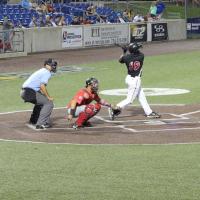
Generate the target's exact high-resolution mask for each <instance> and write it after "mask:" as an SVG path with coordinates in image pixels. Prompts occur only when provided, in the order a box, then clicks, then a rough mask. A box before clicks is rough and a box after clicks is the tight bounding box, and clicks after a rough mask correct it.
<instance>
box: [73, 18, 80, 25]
mask: <svg viewBox="0 0 200 200" xmlns="http://www.w3.org/2000/svg"><path fill="white" fill-rule="evenodd" d="M80 24H81V23H80V19H79V17H76V16H74V18H73V20H72V23H71V25H80Z"/></svg>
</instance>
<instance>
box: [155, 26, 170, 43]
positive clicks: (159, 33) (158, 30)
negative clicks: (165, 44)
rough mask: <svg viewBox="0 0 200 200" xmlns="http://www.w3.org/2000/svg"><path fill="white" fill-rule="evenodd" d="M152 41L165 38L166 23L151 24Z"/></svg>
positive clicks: (166, 32) (166, 31) (166, 33)
mask: <svg viewBox="0 0 200 200" xmlns="http://www.w3.org/2000/svg"><path fill="white" fill-rule="evenodd" d="M151 26H152V41H158V40H167V39H168V30H167V23H158V24H152V25H151Z"/></svg>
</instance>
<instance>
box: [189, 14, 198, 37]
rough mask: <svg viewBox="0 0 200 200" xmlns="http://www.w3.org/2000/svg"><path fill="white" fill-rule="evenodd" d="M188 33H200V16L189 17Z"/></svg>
mask: <svg viewBox="0 0 200 200" xmlns="http://www.w3.org/2000/svg"><path fill="white" fill-rule="evenodd" d="M187 34H196V35H199V34H200V18H197V17H196V18H188V19H187Z"/></svg>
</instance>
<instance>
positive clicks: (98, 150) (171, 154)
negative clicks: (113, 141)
mask: <svg viewBox="0 0 200 200" xmlns="http://www.w3.org/2000/svg"><path fill="white" fill-rule="evenodd" d="M199 154H200V146H199V145H178V146H140V145H138V146H131V145H128V146H98V145H97V146H74V145H47V144H19V143H18V144H17V143H5V142H1V143H0V171H1V179H0V184H1V188H0V196H1V199H2V200H5V199H6V200H9V199H10V200H15V199H17V200H18V199H19V200H26V199H29V200H46V199H48V200H49V199H52V200H68V199H70V200H77V199H85V200H94V199H95V200H105V199H106V200H107V199H108V200H121V199H126V200H129V199H130V200H132V199H139V200H143V199H144V200H146V199H148V200H156V199H157V200H166V199H173V200H180V199H190V200H195V199H196V200H197V199H199V195H200V191H199V187H200V176H199V170H200V166H199V162H200V157H199ZM8 155H9V156H8Z"/></svg>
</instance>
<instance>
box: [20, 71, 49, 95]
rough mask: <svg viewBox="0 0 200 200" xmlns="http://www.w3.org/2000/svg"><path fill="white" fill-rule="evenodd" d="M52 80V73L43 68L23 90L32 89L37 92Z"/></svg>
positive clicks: (27, 81)
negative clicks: (41, 86)
mask: <svg viewBox="0 0 200 200" xmlns="http://www.w3.org/2000/svg"><path fill="white" fill-rule="evenodd" d="M50 78H51V72H50V71H49V70H48V69H46V68H42V69H39V70H38V71H36V72H34V73H33V74H32V75H31V76H30V77H29V78H28V79H27V80H26V81H25V82H24V84H23V86H22V88H31V89H33V90H35V91H36V92H37V91H39V90H40V85H41V84H45V85H46V84H47V83H48V81H49V79H50Z"/></svg>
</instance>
